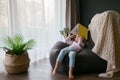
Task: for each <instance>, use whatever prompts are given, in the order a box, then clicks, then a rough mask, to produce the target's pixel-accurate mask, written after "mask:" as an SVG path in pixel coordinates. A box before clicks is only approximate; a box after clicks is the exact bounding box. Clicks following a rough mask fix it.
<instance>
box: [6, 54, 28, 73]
mask: <svg viewBox="0 0 120 80" xmlns="http://www.w3.org/2000/svg"><path fill="white" fill-rule="evenodd" d="M29 63H30V59H29V56H28V53H27V52H25V53H24V54H22V55H11V54H6V56H5V60H4V66H5V69H6V71H7V72H8V73H9V74H18V73H22V72H25V71H27V69H28V68H29Z"/></svg>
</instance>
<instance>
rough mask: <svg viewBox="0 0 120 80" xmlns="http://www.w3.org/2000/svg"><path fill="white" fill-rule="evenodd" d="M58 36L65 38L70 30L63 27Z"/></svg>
mask: <svg viewBox="0 0 120 80" xmlns="http://www.w3.org/2000/svg"><path fill="white" fill-rule="evenodd" d="M60 34H61V35H62V36H63V37H64V38H66V37H67V36H68V35H69V34H70V30H69V28H68V27H64V28H63V29H62V30H60Z"/></svg>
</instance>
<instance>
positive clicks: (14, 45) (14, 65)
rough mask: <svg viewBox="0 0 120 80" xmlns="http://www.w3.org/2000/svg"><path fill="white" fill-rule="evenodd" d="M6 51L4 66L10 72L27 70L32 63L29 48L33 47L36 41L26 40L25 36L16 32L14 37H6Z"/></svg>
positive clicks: (15, 72)
mask: <svg viewBox="0 0 120 80" xmlns="http://www.w3.org/2000/svg"><path fill="white" fill-rule="evenodd" d="M3 43H4V44H5V46H4V47H3V49H4V51H5V59H4V66H5V69H6V71H7V72H8V73H10V74H17V73H22V72H25V71H27V69H28V67H29V63H30V59H29V56H28V52H27V50H28V49H31V48H32V47H33V46H34V44H35V41H34V40H33V39H30V40H28V41H26V42H24V39H23V36H22V35H20V34H16V35H15V36H13V37H9V36H8V37H7V38H5V39H4V41H3Z"/></svg>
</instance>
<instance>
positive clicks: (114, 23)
mask: <svg viewBox="0 0 120 80" xmlns="http://www.w3.org/2000/svg"><path fill="white" fill-rule="evenodd" d="M89 29H90V33H91V37H92V40H93V41H94V43H95V46H94V47H93V49H92V51H93V52H94V53H96V54H97V55H98V56H100V57H101V58H103V59H104V60H106V61H107V70H106V73H104V75H102V74H101V75H100V76H103V77H104V76H105V77H112V76H113V74H114V72H116V71H120V14H119V13H117V12H115V11H112V10H108V11H105V12H103V13H100V14H96V15H95V16H94V17H93V18H92V20H91V23H90V24H89Z"/></svg>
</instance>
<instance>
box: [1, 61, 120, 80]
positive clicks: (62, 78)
mask: <svg viewBox="0 0 120 80" xmlns="http://www.w3.org/2000/svg"><path fill="white" fill-rule="evenodd" d="M0 65H3V64H0ZM51 70H52V69H51V65H50V63H49V59H45V60H41V61H37V62H34V63H31V64H30V67H29V69H28V71H27V72H25V73H23V74H17V75H10V74H7V72H6V71H5V69H4V67H0V80H69V79H68V75H66V74H60V73H58V74H57V75H56V76H54V77H53V76H51ZM75 80H120V75H119V74H117V75H116V76H115V77H113V78H99V77H97V74H80V75H78V76H75Z"/></svg>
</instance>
